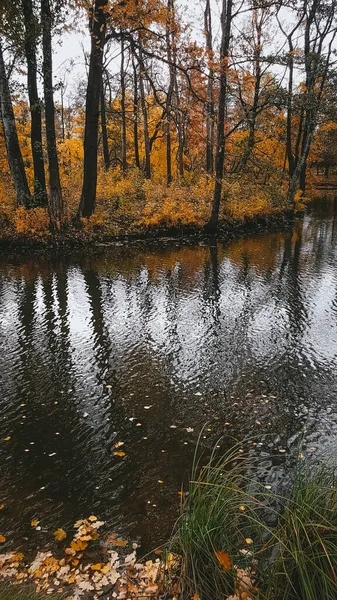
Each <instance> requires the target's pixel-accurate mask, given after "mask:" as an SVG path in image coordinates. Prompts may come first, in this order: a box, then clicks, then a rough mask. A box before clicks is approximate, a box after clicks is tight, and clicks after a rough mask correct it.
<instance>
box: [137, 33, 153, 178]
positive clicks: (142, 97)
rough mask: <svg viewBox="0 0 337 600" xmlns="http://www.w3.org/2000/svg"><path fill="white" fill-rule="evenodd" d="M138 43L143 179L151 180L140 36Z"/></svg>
mask: <svg viewBox="0 0 337 600" xmlns="http://www.w3.org/2000/svg"><path fill="white" fill-rule="evenodd" d="M138 42H139V61H140V64H139V69H140V72H139V91H140V102H141V107H142V113H143V128H144V147H145V169H144V173H145V178H146V179H151V149H150V138H149V124H148V116H147V106H146V98H145V87H144V73H145V66H144V60H143V49H142V41H141V36H140V34H139V38H138Z"/></svg>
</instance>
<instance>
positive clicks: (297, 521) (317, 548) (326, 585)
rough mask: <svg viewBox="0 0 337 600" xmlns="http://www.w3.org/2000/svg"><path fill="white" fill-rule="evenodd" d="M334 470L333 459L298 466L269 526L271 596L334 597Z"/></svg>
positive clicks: (330, 599) (291, 599) (279, 599)
mask: <svg viewBox="0 0 337 600" xmlns="http://www.w3.org/2000/svg"><path fill="white" fill-rule="evenodd" d="M336 475H337V470H336V467H335V466H334V465H332V464H328V465H319V464H317V463H316V464H313V463H312V464H309V465H307V466H304V467H301V468H300V469H298V471H297V472H296V474H295V480H294V485H293V488H292V492H291V494H290V498H289V501H288V503H287V504H286V505H285V506H284V510H283V514H282V515H281V518H280V521H279V524H278V527H277V528H276V530H275V531H273V536H272V538H273V539H272V542H274V543H275V547H274V560H273V561H272V562H271V568H270V573H269V590H268V597H269V598H273V599H274V598H275V599H277V600H295V599H296V600H298V599H300V600H319V599H322V600H323V599H324V600H335V599H336V598H337V487H336V482H337V479H336ZM275 550H276V554H275Z"/></svg>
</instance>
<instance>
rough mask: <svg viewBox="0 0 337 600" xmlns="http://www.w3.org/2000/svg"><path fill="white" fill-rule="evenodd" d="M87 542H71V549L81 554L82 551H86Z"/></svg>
mask: <svg viewBox="0 0 337 600" xmlns="http://www.w3.org/2000/svg"><path fill="white" fill-rule="evenodd" d="M87 545H88V544H87V542H82V540H77V541H76V542H71V544H70V548H71V549H72V550H75V552H80V551H81V550H85V549H86V547H87Z"/></svg>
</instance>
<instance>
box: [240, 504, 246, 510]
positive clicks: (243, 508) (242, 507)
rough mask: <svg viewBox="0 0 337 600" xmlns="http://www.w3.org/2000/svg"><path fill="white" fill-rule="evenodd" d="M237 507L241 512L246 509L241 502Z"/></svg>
mask: <svg viewBox="0 0 337 600" xmlns="http://www.w3.org/2000/svg"><path fill="white" fill-rule="evenodd" d="M239 509H240V510H242V512H244V511H245V510H246V507H245V506H244V505H243V504H241V506H239Z"/></svg>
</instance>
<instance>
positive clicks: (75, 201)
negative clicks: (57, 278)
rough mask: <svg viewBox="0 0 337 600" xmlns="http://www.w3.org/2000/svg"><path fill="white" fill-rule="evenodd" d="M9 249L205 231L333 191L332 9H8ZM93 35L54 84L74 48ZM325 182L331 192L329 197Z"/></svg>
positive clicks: (279, 5)
mask: <svg viewBox="0 0 337 600" xmlns="http://www.w3.org/2000/svg"><path fill="white" fill-rule="evenodd" d="M0 10H1V20H0V28H1V29H0V107H1V124H2V128H1V132H0V163H1V170H0V224H1V236H2V237H3V238H6V237H9V238H13V237H14V238H15V237H20V236H28V237H30V236H33V237H38V238H44V237H46V236H47V237H48V236H50V235H55V234H57V235H59V234H61V233H65V232H67V231H68V232H69V231H70V232H77V233H76V235H84V236H89V237H91V236H92V235H97V234H98V235H102V234H104V235H108V236H114V235H116V234H121V233H134V232H140V231H150V230H158V229H159V230H161V229H165V228H166V229H168V228H172V227H173V228H174V227H181V226H185V227H190V226H194V227H199V228H204V229H205V230H206V231H208V232H215V231H216V230H217V229H218V227H221V225H222V223H224V222H232V221H244V220H247V219H248V220H249V219H254V218H255V217H259V216H261V215H262V216H266V217H268V216H270V215H273V214H284V213H285V212H291V211H294V210H295V211H296V210H299V209H301V207H303V204H304V201H305V200H306V199H307V198H310V197H312V196H314V195H315V193H317V190H319V189H320V188H323V189H324V187H325V186H326V185H328V186H332V187H333V184H334V174H335V170H336V156H337V155H336V149H337V113H336V89H337V66H336V43H335V39H336V33H337V19H336V16H337V3H336V1H335V0H332V1H331V0H271V1H269V0H262V1H261V2H260V1H259V0H239V1H238V0H222V1H221V2H216V1H213V0H202V1H200V2H199V3H197V4H196V6H191V5H190V3H187V4H186V5H184V4H183V3H182V2H180V1H178V0H126V1H125V0H122V1H117V0H96V1H95V2H92V1H89V0H41V1H39V0H19V1H18V2H16V3H13V2H11V1H10V0H1V8H0ZM76 32H77V33H78V35H80V34H82V35H83V33H85V35H86V37H87V40H88V42H89V43H88V45H87V49H86V48H84V49H83V56H82V60H83V71H82V75H81V76H80V77H75V76H73V69H74V58H75V57H70V58H68V59H67V61H65V63H64V65H63V68H62V69H61V70H60V69H58V70H57V73H56V74H55V72H53V58H54V52H55V49H56V48H58V47H59V46H60V45H62V40H63V38H64V37H65V36H67V35H69V33H71V35H76ZM326 182H328V183H326Z"/></svg>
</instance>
